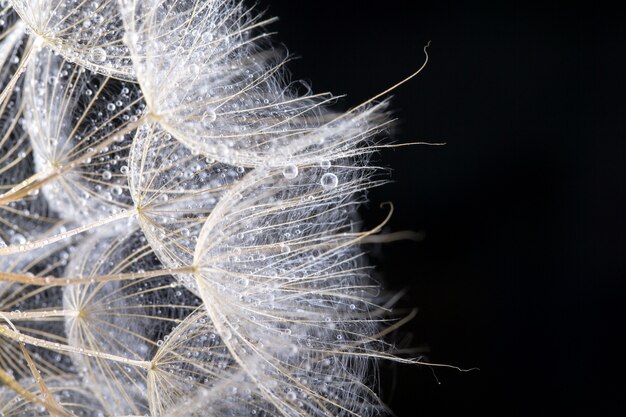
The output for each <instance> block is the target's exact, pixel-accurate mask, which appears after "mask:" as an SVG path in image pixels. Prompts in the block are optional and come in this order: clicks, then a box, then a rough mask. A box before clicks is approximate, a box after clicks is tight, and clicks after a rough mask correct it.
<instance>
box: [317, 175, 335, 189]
mask: <svg viewBox="0 0 626 417" xmlns="http://www.w3.org/2000/svg"><path fill="white" fill-rule="evenodd" d="M320 184H322V187H323V188H324V189H325V190H332V189H333V188H335V187H337V184H339V179H338V178H337V176H336V175H335V174H330V173H327V174H324V175H322V179H321V180H320Z"/></svg>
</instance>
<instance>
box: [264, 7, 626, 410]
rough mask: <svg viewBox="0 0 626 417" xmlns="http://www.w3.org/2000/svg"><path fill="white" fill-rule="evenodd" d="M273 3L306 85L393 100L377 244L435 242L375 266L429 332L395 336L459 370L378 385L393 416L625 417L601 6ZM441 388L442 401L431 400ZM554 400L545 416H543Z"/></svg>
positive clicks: (624, 45)
mask: <svg viewBox="0 0 626 417" xmlns="http://www.w3.org/2000/svg"><path fill="white" fill-rule="evenodd" d="M545 3H550V4H545V5H540V4H538V3H537V4H535V3H532V2H527V1H510V2H506V1H505V2H483V1H473V2H464V3H462V4H455V3H452V2H449V1H417V0H415V1H402V0H385V1H382V2H381V1H376V2H374V1H363V0H361V1H358V0H310V1H309V0H298V1H295V0H281V1H279V0H262V1H261V2H260V7H262V8H265V7H267V8H268V10H269V13H270V14H271V15H276V16H279V17H280V19H281V20H280V21H279V22H278V23H277V24H275V25H273V29H275V30H277V31H278V32H279V33H278V35H277V36H276V38H277V39H279V40H280V41H281V42H283V43H284V44H285V45H287V46H288V47H289V49H290V51H291V52H292V53H294V54H296V55H298V56H302V58H301V59H299V60H297V61H296V62H294V63H292V65H291V69H292V71H293V73H294V77H295V78H303V79H305V80H309V81H310V82H311V83H312V85H313V88H314V90H315V91H317V92H321V91H331V92H333V93H335V94H344V93H345V94H347V98H345V99H343V100H342V101H341V102H340V103H339V105H340V106H343V107H345V108H348V107H350V106H354V105H356V104H358V103H360V102H361V101H363V100H366V99H367V98H369V97H371V96H373V95H375V94H377V93H378V92H380V91H383V90H384V89H386V88H387V87H389V86H391V85H392V84H394V83H395V82H397V81H399V80H401V79H402V78H404V77H405V76H406V75H408V74H410V73H411V72H413V71H414V70H415V69H417V68H419V66H420V65H421V64H422V61H423V58H424V56H423V52H422V48H423V46H424V45H425V44H426V43H427V42H428V41H429V40H431V41H432V45H431V48H430V50H429V52H430V58H431V60H430V63H429V64H428V66H427V68H426V69H425V70H424V71H423V73H422V74H420V75H419V76H418V77H417V78H416V79H414V80H412V81H410V82H409V83H407V84H405V85H403V86H402V87H400V88H399V89H397V90H396V91H395V92H394V93H393V101H392V104H393V106H392V107H393V109H394V111H395V115H396V116H397V117H398V119H399V123H398V128H397V131H396V133H395V136H394V137H395V139H396V140H397V142H399V143H406V142H410V141H417V140H426V141H445V142H446V143H447V145H446V146H444V147H428V146H414V147H403V148H399V149H396V150H389V151H385V152H383V153H382V154H381V156H380V161H381V163H382V164H384V165H386V166H389V167H391V168H392V169H393V172H392V178H393V180H394V183H392V184H390V185H388V186H386V187H384V188H383V189H380V190H376V191H375V192H372V193H371V195H370V199H371V201H372V204H371V206H370V207H369V208H368V209H367V210H365V211H364V216H365V218H366V221H367V222H368V224H370V225H374V224H376V222H377V221H380V220H381V219H382V218H383V217H384V215H385V213H386V211H384V210H382V209H380V208H378V204H379V203H380V202H383V201H393V202H394V204H395V208H396V211H395V214H394V217H393V219H392V220H391V222H390V224H389V228H388V229H389V230H390V231H399V230H414V231H422V232H423V233H424V235H425V238H424V239H423V241H421V242H419V243H415V242H398V243H392V244H388V245H384V246H383V247H373V248H371V250H372V257H373V261H374V262H375V263H376V264H377V265H378V267H377V273H378V274H380V276H382V277H383V279H384V280H385V282H386V286H387V288H389V289H391V290H400V289H408V292H407V294H406V296H405V297H404V299H403V300H402V301H401V303H400V305H401V306H405V307H407V306H416V307H418V308H419V314H418V316H417V318H416V319H414V320H413V321H412V322H411V323H409V324H408V325H406V326H405V327H404V328H403V329H402V330H401V331H400V332H398V334H397V335H395V336H394V337H395V338H396V341H397V343H398V344H399V345H400V346H414V347H415V346H417V347H419V348H420V349H422V350H423V351H424V354H425V355H426V358H427V359H428V360H430V361H432V362H439V363H446V364H452V365H458V366H460V367H464V368H470V367H479V368H480V371H472V372H467V373H462V372H458V371H453V370H448V369H440V368H433V369H430V368H427V367H412V366H404V365H402V366H395V367H394V366H384V367H383V369H382V372H381V388H382V390H383V398H384V399H385V401H386V402H387V403H389V404H390V406H391V408H392V409H394V410H395V411H396V412H397V415H398V416H400V417H405V416H431V415H437V416H447V415H460V413H464V412H470V411H478V412H483V413H484V412H487V411H493V410H496V411H499V413H500V414H501V415H503V416H511V415H533V416H534V415H565V414H564V412H566V413H567V415H626V414H620V411H621V413H623V412H624V411H625V410H626V408H625V407H624V405H625V400H624V398H626V390H625V388H626V383H625V382H624V381H625V379H626V377H625V376H624V365H623V359H622V357H623V354H624V352H625V351H624V347H625V345H624V343H623V342H621V341H620V339H621V337H622V336H623V333H624V330H625V326H624V320H623V319H622V318H623V317H626V314H625V313H626V311H625V310H626V309H625V308H624V295H623V293H624V289H625V287H626V286H625V285H624V279H625V278H626V274H624V270H625V268H624V266H625V265H624V264H625V263H624V259H623V255H624V249H626V245H625V238H624V231H625V228H624V226H625V224H624V223H625V221H624V212H625V211H624V209H625V208H626V207H625V204H624V200H625V199H624V194H625V189H624V182H623V179H624V174H625V172H624V171H625V164H624V162H625V158H624V156H625V150H626V146H625V139H626V128H625V126H626V124H625V123H624V121H623V120H624V117H625V116H626V104H625V103H626V97H625V95H624V93H625V92H626V89H625V88H624V76H625V75H626V71H625V70H626V65H625V52H626V33H625V32H626V31H625V29H624V27H625V26H624V23H623V18H622V14H621V13H618V12H617V10H611V9H608V8H607V7H605V6H604V5H602V4H601V3H598V2H596V3H591V4H589V3H585V4H582V3H575V2H545ZM438 381H439V382H440V383H438ZM544 401H545V403H543V402H544Z"/></svg>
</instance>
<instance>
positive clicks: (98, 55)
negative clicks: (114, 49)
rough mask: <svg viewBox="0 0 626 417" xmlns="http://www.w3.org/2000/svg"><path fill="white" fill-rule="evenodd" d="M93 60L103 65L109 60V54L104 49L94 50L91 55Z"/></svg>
mask: <svg viewBox="0 0 626 417" xmlns="http://www.w3.org/2000/svg"><path fill="white" fill-rule="evenodd" d="M90 58H91V60H92V61H93V62H94V63H96V64H102V63H103V62H104V61H106V59H107V53H106V51H105V50H104V49H102V48H94V49H92V50H91V54H90Z"/></svg>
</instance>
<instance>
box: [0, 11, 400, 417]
mask: <svg viewBox="0 0 626 417" xmlns="http://www.w3.org/2000/svg"><path fill="white" fill-rule="evenodd" d="M271 21H272V19H264V18H262V16H261V15H260V14H258V13H257V12H256V11H255V10H253V9H250V8H248V7H246V6H245V5H244V4H243V3H242V2H240V1H236V0H212V1H201V0H100V1H74V0H10V1H7V0H2V1H0V92H1V93H0V94H1V95H0V151H1V153H0V371H1V372H0V381H1V382H2V383H3V385H4V386H3V387H2V388H0V416H26V415H61V416H85V417H87V416H102V415H111V416H121V415H150V416H154V417H157V416H158V417H160V416H171V417H174V416H198V417H200V416H209V415H211V416H212V415H220V416H233V417H234V416H242V415H255V416H278V415H281V416H326V415H362V416H370V415H376V414H379V413H380V412H381V410H382V408H381V405H380V403H379V400H378V398H377V397H376V394H375V393H374V391H373V390H372V389H371V388H370V383H371V382H372V381H370V380H369V379H368V375H369V374H368V371H369V369H370V368H371V365H372V362H373V360H374V359H375V358H383V357H389V358H391V355H390V354H389V353H387V349H388V346H386V345H385V344H384V343H383V342H381V341H380V340H378V339H379V338H378V337H377V334H378V332H379V330H380V329H379V326H378V324H377V323H379V322H380V321H381V320H382V318H381V317H382V315H383V309H382V308H380V307H378V305H377V302H378V297H379V295H378V284H377V283H376V282H374V281H373V280H372V279H371V277H370V274H369V267H368V265H367V262H366V261H365V259H364V253H363V251H362V250H361V249H360V248H359V246H358V245H359V242H360V241H362V240H363V239H364V238H365V237H367V235H368V234H370V233H373V232H374V231H370V232H364V231H362V230H361V225H360V221H359V219H358V216H357V214H356V211H357V208H358V207H359V205H360V204H362V203H363V202H364V201H365V198H364V192H365V191H366V190H367V189H368V188H371V187H375V186H378V185H380V184H382V183H383V182H384V181H381V180H379V179H377V178H376V177H375V173H376V170H375V169H374V168H371V167H369V166H368V159H369V155H370V154H371V153H372V152H373V151H374V149H375V148H376V146H372V140H373V138H375V137H377V135H379V134H380V133H381V132H382V131H384V129H385V127H386V124H387V123H388V119H387V116H386V114H385V107H386V104H385V103H381V104H367V105H362V106H359V107H356V108H354V109H353V110H351V111H349V112H346V113H335V112H333V111H331V110H329V109H328V104H329V102H331V101H333V100H334V98H333V97H331V96H330V95H327V94H320V95H316V94H313V93H311V91H310V90H309V89H308V87H306V86H304V85H303V84H299V85H297V84H295V83H287V82H286V81H285V80H286V79H288V74H287V73H286V69H285V67H284V65H285V63H286V61H287V58H286V56H285V54H284V53H281V52H278V50H277V49H276V48H274V47H273V46H272V45H271V44H270V43H269V40H268V36H267V33H266V32H265V31H264V30H265V29H264V28H265V26H266V25H267V24H268V23H270V22H271Z"/></svg>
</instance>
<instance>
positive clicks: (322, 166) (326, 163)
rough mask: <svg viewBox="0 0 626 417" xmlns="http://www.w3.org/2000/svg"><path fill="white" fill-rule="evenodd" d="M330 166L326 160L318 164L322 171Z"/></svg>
mask: <svg viewBox="0 0 626 417" xmlns="http://www.w3.org/2000/svg"><path fill="white" fill-rule="evenodd" d="M330 165H331V164H330V161H328V160H324V161H321V162H320V168H322V169H328V168H330Z"/></svg>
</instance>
